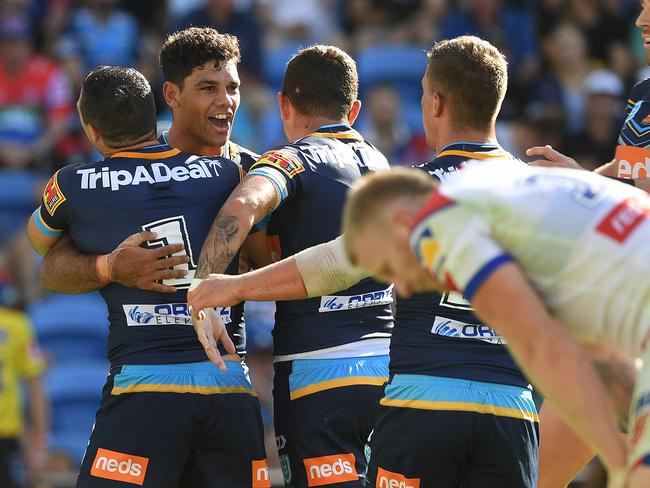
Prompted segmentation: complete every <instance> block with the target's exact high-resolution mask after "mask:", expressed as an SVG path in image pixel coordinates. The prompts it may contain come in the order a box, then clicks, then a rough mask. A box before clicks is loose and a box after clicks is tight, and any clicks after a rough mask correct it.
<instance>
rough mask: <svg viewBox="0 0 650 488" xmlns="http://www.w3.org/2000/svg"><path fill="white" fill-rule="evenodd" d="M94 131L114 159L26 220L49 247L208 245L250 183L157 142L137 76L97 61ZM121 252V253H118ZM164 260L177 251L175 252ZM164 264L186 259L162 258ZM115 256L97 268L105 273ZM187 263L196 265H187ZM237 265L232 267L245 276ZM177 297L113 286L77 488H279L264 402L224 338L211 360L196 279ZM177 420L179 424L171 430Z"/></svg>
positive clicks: (224, 46) (64, 183)
mask: <svg viewBox="0 0 650 488" xmlns="http://www.w3.org/2000/svg"><path fill="white" fill-rule="evenodd" d="M213 47H215V48H218V53H219V54H217V53H216V52H215V51H212V52H210V53H205V54H206V55H208V56H213V58H212V61H211V62H207V61H206V63H205V65H204V66H203V69H204V70H205V73H204V74H203V76H205V77H206V78H209V77H210V75H209V73H210V72H222V71H224V70H227V69H229V67H228V64H229V63H232V62H233V59H236V58H237V54H238V53H237V43H236V40H235V39H234V38H232V37H231V36H223V37H221V38H220V40H219V42H218V43H217V44H216V45H215V46H213ZM78 108H79V114H80V118H81V121H82V126H83V128H84V131H85V132H86V135H87V136H88V138H89V139H90V141H91V142H92V143H93V145H94V146H95V147H96V148H97V150H98V151H99V152H100V153H102V154H103V155H105V157H106V159H105V160H104V161H101V162H98V163H91V164H85V165H75V166H67V167H65V168H63V169H62V170H60V171H59V172H57V173H56V174H55V175H54V176H53V177H52V179H51V180H50V182H49V183H48V185H47V187H46V189H45V192H44V194H43V202H42V205H41V206H40V207H39V209H37V211H36V212H34V215H33V216H32V218H31V219H30V224H29V234H30V239H31V240H32V243H33V244H34V247H35V248H36V249H38V250H39V251H41V252H47V250H48V248H49V247H50V246H51V245H52V244H53V243H54V242H56V240H57V239H58V238H59V237H60V236H61V235H62V234H63V233H64V232H67V233H68V234H69V235H70V237H71V239H72V240H73V241H74V243H75V245H76V246H77V247H79V249H80V250H82V251H84V252H87V253H91V254H97V253H99V254H101V253H106V252H108V251H110V250H111V249H113V248H115V247H116V245H117V244H118V242H119V240H120V239H121V237H120V236H124V235H129V234H133V233H134V232H136V231H137V230H140V229H144V230H145V231H147V232H150V233H152V234H153V235H154V236H155V237H153V238H151V239H150V240H149V242H148V245H149V246H150V247H153V248H155V247H159V246H162V245H164V244H169V243H173V244H180V246H179V247H181V248H182V249H181V250H180V251H179V252H182V254H183V255H188V256H190V257H191V256H193V255H194V254H193V253H192V249H193V248H195V246H196V245H197V244H198V245H200V244H201V243H202V242H203V239H204V237H205V235H206V234H207V232H208V229H209V225H210V222H211V220H212V217H213V215H214V209H217V208H219V207H220V206H221V204H222V203H223V202H224V201H225V200H226V198H227V197H228V195H229V194H230V192H231V191H232V190H233V188H234V187H235V186H236V185H237V184H238V183H239V181H240V180H241V177H242V171H241V168H240V167H239V166H238V165H236V164H235V163H234V162H232V161H230V160H228V159H224V158H218V157H198V156H194V155H192V154H189V153H184V152H181V151H180V150H178V149H174V148H172V147H171V146H169V145H168V144H160V143H159V141H158V140H157V139H156V112H155V107H154V101H153V94H152V92H151V87H150V86H149V83H148V82H147V81H146V79H145V78H144V77H143V76H142V75H141V74H140V73H138V72H137V71H135V70H133V69H127V68H117V67H100V68H96V69H95V70H93V71H92V72H91V73H90V74H89V75H88V77H87V78H86V79H85V81H84V83H83V86H82V91H81V95H80V97H79V102H78ZM117 252H119V251H117ZM164 252H168V251H167V250H165V251H164ZM161 261H162V264H163V265H164V266H167V267H170V266H174V265H175V264H177V263H178V260H177V258H176V257H170V258H165V259H162V260H161ZM111 266H112V262H111V255H110V254H103V255H101V256H100V257H99V258H98V260H97V268H98V274H99V276H100V278H101V279H104V277H106V276H107V275H110V274H111ZM187 266H188V268H189V270H190V272H191V270H192V269H193V268H195V265H194V263H193V262H192V260H191V258H190V262H189V263H187ZM236 271H237V269H236V266H233V267H231V269H229V272H230V273H236ZM166 285H167V286H174V287H175V288H176V289H177V290H178V291H177V292H176V293H175V294H174V295H167V294H163V293H154V292H150V291H142V290H137V289H134V288H127V287H125V286H123V285H120V284H112V285H109V286H107V287H105V288H103V289H102V295H103V297H104V299H105V301H106V303H107V306H108V309H109V319H110V322H111V324H110V333H109V351H108V356H109V360H110V363H111V372H110V375H109V377H108V380H107V383H106V386H105V387H104V393H103V398H102V403H101V406H100V409H99V411H98V413H97V418H96V421H95V427H94V429H93V433H92V435H91V438H90V442H89V445H88V448H87V450H86V454H85V456H84V460H83V462H82V466H81V471H80V474H79V479H78V482H77V486H79V487H100V486H112V485H113V484H114V483H115V481H122V482H128V483H133V484H137V485H142V486H149V487H156V488H158V487H170V488H171V487H177V486H182V487H186V486H188V487H190V486H195V487H204V486H217V485H221V484H223V485H227V486H250V485H251V484H257V485H258V486H270V483H269V481H268V471H267V467H266V459H265V453H264V444H263V432H262V423H261V418H260V415H259V403H258V401H257V398H256V395H255V392H254V391H253V389H252V387H251V385H250V382H249V381H248V379H247V377H246V374H245V372H244V370H243V367H242V365H241V364H240V360H239V356H238V355H237V354H236V350H235V347H234V345H233V343H232V341H231V340H230V338H229V336H228V334H224V335H223V336H222V338H221V340H222V341H223V342H224V345H225V352H227V353H228V354H227V355H226V356H224V358H223V359H224V360H225V363H221V364H220V367H221V369H222V370H223V371H219V369H217V368H216V367H215V366H214V365H213V364H211V363H210V362H208V361H206V357H205V353H204V351H203V349H202V347H201V344H200V343H199V342H198V341H197V340H196V337H195V334H194V330H193V329H192V327H191V320H190V318H189V314H188V312H187V304H186V303H185V301H186V297H185V294H186V289H187V288H188V287H189V281H188V280H186V279H182V278H178V279H171V280H167V282H166ZM170 426H173V428H171V429H170Z"/></svg>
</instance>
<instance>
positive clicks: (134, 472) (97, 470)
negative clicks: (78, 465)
mask: <svg viewBox="0 0 650 488" xmlns="http://www.w3.org/2000/svg"><path fill="white" fill-rule="evenodd" d="M148 464H149V458H146V457H140V456H134V455H132V454H124V453H122V452H116V451H109V450H108V449H101V448H100V449H97V455H96V456H95V460H94V461H93V467H92V469H91V470H90V474H91V475H92V476H96V477H98V478H105V479H108V480H115V481H124V482H125V483H132V484H134V485H140V486H142V485H143V484H144V477H145V474H146V473H147V465H148Z"/></svg>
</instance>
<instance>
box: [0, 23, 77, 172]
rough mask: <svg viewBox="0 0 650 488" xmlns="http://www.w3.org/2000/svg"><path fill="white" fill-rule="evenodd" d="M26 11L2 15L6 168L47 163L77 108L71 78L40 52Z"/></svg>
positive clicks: (2, 155)
mask: <svg viewBox="0 0 650 488" xmlns="http://www.w3.org/2000/svg"><path fill="white" fill-rule="evenodd" d="M31 34H32V33H31V29H30V26H29V23H28V21H27V19H26V18H24V17H20V16H12V17H3V18H1V19H0V167H4V168H27V167H35V166H38V167H46V165H47V164H48V163H49V161H50V158H51V156H52V153H53V151H54V149H55V147H56V145H57V143H58V142H59V140H60V139H61V137H62V136H63V135H64V133H65V132H66V129H67V124H68V121H69V120H70V116H71V114H72V113H73V103H72V98H71V93H70V87H69V84H68V79H67V78H66V76H65V75H64V73H63V71H62V70H61V69H60V68H59V67H58V66H57V65H56V64H55V63H53V62H52V61H50V60H48V59H46V58H43V57H41V56H39V55H36V54H34V52H33V51H32V44H31V40H30V36H31Z"/></svg>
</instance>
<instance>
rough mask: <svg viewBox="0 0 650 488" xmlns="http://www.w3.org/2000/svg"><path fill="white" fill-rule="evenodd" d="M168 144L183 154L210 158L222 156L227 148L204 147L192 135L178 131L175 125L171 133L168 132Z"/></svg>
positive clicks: (170, 130)
mask: <svg viewBox="0 0 650 488" xmlns="http://www.w3.org/2000/svg"><path fill="white" fill-rule="evenodd" d="M167 142H168V143H169V145H170V146H171V147H175V148H176V149H180V150H181V151H183V152H186V153H190V154H198V155H200V156H209V157H214V156H222V155H223V149H224V147H225V144H224V145H223V146H206V145H203V144H201V143H200V142H198V141H197V140H196V139H195V138H194V137H192V136H191V135H190V134H187V133H183V132H182V131H181V130H178V129H177V126H175V125H173V124H172V126H171V128H170V129H169V132H167Z"/></svg>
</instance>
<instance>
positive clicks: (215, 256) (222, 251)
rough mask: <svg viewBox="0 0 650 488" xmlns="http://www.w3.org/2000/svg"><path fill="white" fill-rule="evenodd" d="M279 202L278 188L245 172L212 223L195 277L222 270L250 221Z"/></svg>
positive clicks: (259, 217) (246, 233)
mask: <svg viewBox="0 0 650 488" xmlns="http://www.w3.org/2000/svg"><path fill="white" fill-rule="evenodd" d="M279 203H280V191H279V189H277V188H276V186H275V184H274V183H272V182H271V180H269V179H267V178H266V177H263V176H259V175H248V176H246V177H245V178H244V179H243V180H242V182H241V183H240V184H239V185H238V186H237V188H235V190H234V191H233V192H232V194H231V195H230V197H228V200H226V203H225V204H224V205H223V207H221V210H219V213H218V214H217V216H216V217H215V219H214V221H213V222H212V226H211V228H210V232H209V233H208V236H207V237H206V239H205V243H204V244H203V248H202V249H201V256H200V257H199V264H198V268H197V270H196V274H195V277H196V278H197V279H201V278H205V277H206V276H207V275H208V274H210V273H223V272H224V271H225V270H226V268H227V267H228V265H229V264H230V262H231V261H232V259H233V258H234V257H235V255H236V254H237V252H238V251H239V249H240V248H241V246H242V244H243V243H244V240H245V239H246V236H248V233H249V232H250V230H251V228H252V227H253V225H254V224H256V223H258V222H260V221H261V220H262V219H264V217H266V216H267V215H269V214H270V213H271V212H272V211H273V210H274V209H275V208H276V207H277V206H278V205H279Z"/></svg>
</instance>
